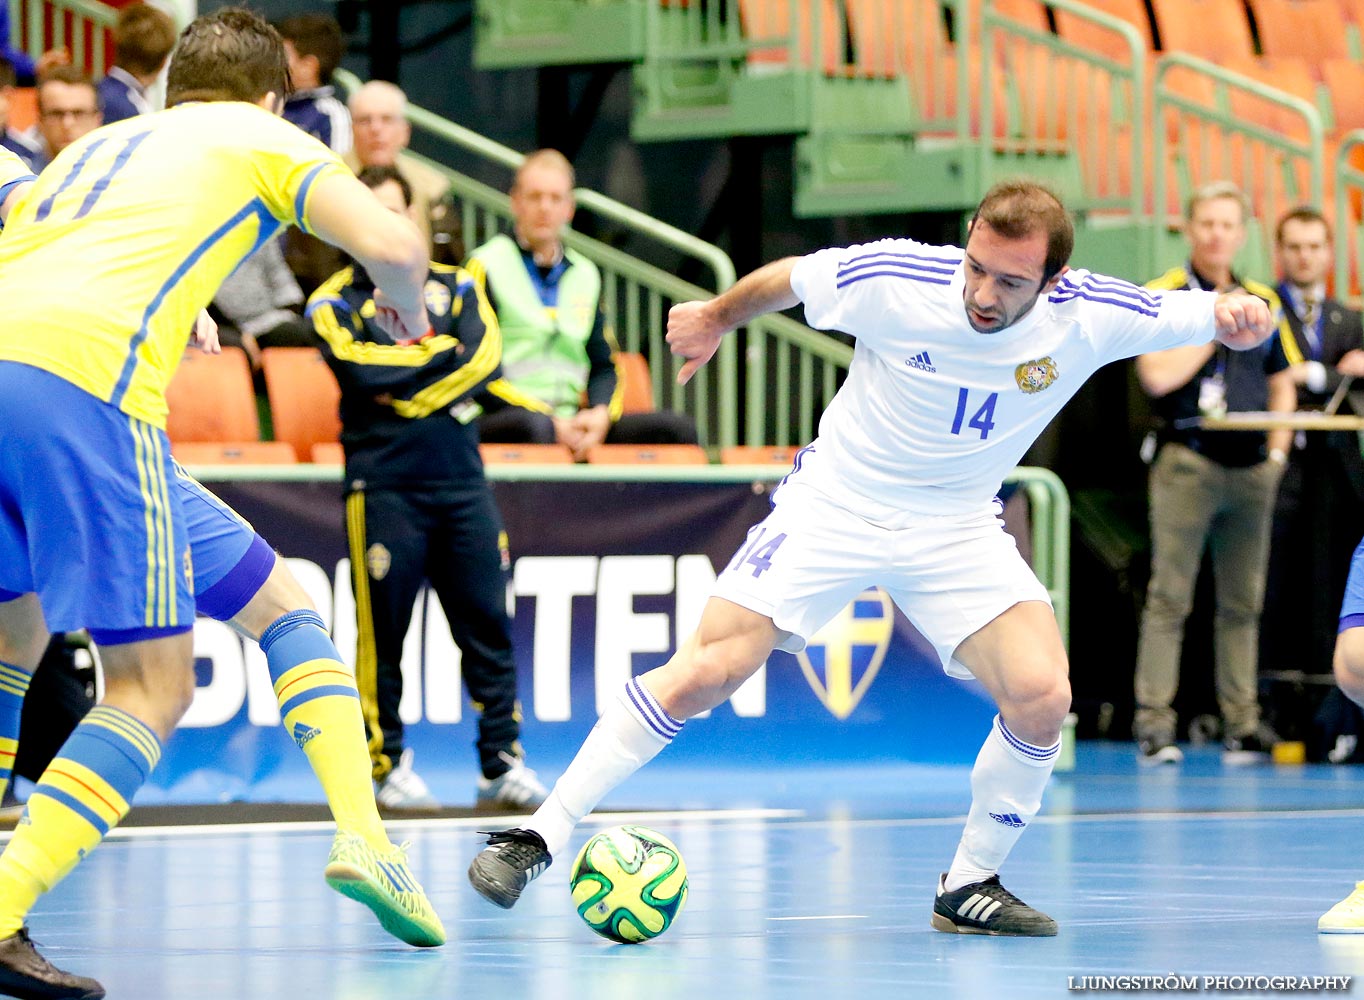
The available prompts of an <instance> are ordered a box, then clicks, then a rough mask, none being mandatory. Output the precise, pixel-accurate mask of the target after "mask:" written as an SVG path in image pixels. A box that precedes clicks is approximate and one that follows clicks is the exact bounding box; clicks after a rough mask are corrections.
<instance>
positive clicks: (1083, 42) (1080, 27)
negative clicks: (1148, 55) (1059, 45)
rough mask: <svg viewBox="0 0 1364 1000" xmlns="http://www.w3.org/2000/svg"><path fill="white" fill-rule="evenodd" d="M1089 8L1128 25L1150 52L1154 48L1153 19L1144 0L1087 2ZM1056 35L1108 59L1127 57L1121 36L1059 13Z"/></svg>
mask: <svg viewBox="0 0 1364 1000" xmlns="http://www.w3.org/2000/svg"><path fill="white" fill-rule="evenodd" d="M1086 5H1087V6H1089V7H1093V8H1094V9H1095V10H1097V11H1099V12H1101V13H1104V14H1110V15H1112V16H1113V17H1116V18H1118V19H1119V20H1121V21H1126V22H1127V23H1128V24H1130V25H1132V26H1133V27H1134V28H1136V29H1137V34H1139V35H1140V36H1141V39H1142V41H1143V42H1145V44H1146V50H1147V51H1148V52H1149V51H1151V50H1152V49H1154V48H1155V42H1154V41H1153V40H1152V37H1151V18H1150V16H1149V15H1148V14H1147V11H1146V4H1145V3H1143V2H1142V0H1087V3H1086ZM1056 33H1057V34H1058V35H1060V36H1061V37H1062V38H1064V39H1065V40H1066V41H1068V42H1073V43H1074V44H1076V45H1079V46H1080V47H1082V48H1086V49H1089V50H1090V51H1091V52H1098V53H1100V54H1101V55H1105V56H1107V57H1108V58H1109V59H1122V58H1124V57H1125V56H1126V55H1127V44H1126V42H1125V41H1124V40H1123V38H1122V36H1121V35H1119V34H1117V33H1116V32H1113V31H1109V30H1108V29H1107V28H1105V27H1103V26H1102V25H1098V24H1095V23H1094V22H1093V21H1085V20H1082V19H1081V18H1078V17H1076V16H1075V15H1074V14H1068V13H1066V12H1065V11H1063V10H1059V9H1058V10H1057V11H1056Z"/></svg>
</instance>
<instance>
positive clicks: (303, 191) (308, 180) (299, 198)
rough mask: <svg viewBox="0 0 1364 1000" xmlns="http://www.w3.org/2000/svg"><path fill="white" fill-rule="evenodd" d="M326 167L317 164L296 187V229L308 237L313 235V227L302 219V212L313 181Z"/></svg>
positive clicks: (306, 204)
mask: <svg viewBox="0 0 1364 1000" xmlns="http://www.w3.org/2000/svg"><path fill="white" fill-rule="evenodd" d="M327 166H329V164H326V163H319V164H318V165H317V166H315V167H313V169H311V170H309V171H308V173H307V174H305V175H304V177H303V183H302V184H300V185H299V186H298V192H297V193H296V194H295V195H294V219H296V220H297V222H298V228H299V229H301V230H303V231H304V232H305V233H307V234H308V235H310V236H311V235H314V234H313V227H312V226H310V225H308V222H307V220H306V219H304V218H303V210H304V209H305V208H307V206H308V192H309V191H311V190H312V187H313V181H315V180H317V175H318V174H320V173H321V172H322V171H323V169H324V168H325V167H327Z"/></svg>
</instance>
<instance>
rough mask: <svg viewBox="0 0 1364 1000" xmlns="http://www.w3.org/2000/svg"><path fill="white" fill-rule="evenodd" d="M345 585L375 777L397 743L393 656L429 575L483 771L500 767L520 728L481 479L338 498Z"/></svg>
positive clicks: (502, 578) (502, 586)
mask: <svg viewBox="0 0 1364 1000" xmlns="http://www.w3.org/2000/svg"><path fill="white" fill-rule="evenodd" d="M346 524H347V534H348V536H349V540H350V551H351V579H352V582H353V584H354V585H355V594H356V602H355V604H356V617H357V625H358V633H359V635H358V639H359V642H358V646H357V651H356V670H355V674H356V684H357V686H358V687H359V689H360V702H361V706H362V708H363V710H364V714H365V722H366V727H367V729H368V731H369V737H370V740H369V746H370V756H371V759H372V760H373V762H374V777H375V780H382V779H383V778H384V777H386V776H387V775H388V773H389V771H391V770H392V769H393V767H394V766H395V765H396V764H397V760H398V757H399V756H400V755H401V753H402V750H403V723H402V720H401V719H400V718H399V716H398V703H399V702H400V701H401V699H402V693H403V678H402V671H401V669H400V667H399V664H400V662H401V659H402V651H403V639H404V637H405V636H406V635H407V629H408V624H409V623H410V621H411V619H412V608H413V605H414V604H415V602H416V599H417V595H418V593H420V591H421V587H422V584H423V583H427V582H429V583H430V584H431V589H432V590H434V591H435V593H436V597H437V598H438V599H439V600H440V604H441V608H442V609H444V611H445V616H446V618H447V619H448V620H449V622H450V631H451V634H452V635H453V636H454V640H455V644H456V645H458V646H459V649H460V653H461V654H462V661H463V663H462V672H463V677H464V685H465V687H466V689H467V690H468V692H469V698H470V699H471V700H472V701H473V703H474V705H475V707H476V708H477V709H478V710H479V712H480V716H479V721H478V740H477V742H476V744H475V745H476V746H477V748H478V757H479V764H480V766H481V767H482V769H483V775H484V777H488V778H495V777H497V776H498V775H500V774H502V773H503V772H505V771H506V770H507V765H506V763H505V762H503V761H502V760H501V758H500V757H499V756H498V754H499V753H500V752H508V753H515V752H516V751H517V749H518V748H517V746H516V741H517V738H518V737H519V736H520V723H519V721H518V718H519V713H518V711H517V702H516V661H515V660H514V658H513V656H512V645H511V621H510V619H509V618H508V615H507V578H508V569H509V566H508V562H507V557H506V536H505V535H504V534H503V531H502V519H501V517H500V516H499V514H498V512H497V507H496V505H495V504H494V502H493V498H492V493H491V491H489V490H488V488H487V487H486V485H480V486H478V487H476V488H474V489H465V490H364V491H357V492H354V493H351V494H350V495H349V496H348V497H347V499H346Z"/></svg>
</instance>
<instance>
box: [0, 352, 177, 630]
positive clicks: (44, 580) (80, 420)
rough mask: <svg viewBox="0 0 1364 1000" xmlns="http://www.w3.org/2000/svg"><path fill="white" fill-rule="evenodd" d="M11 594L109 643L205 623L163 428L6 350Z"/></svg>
mask: <svg viewBox="0 0 1364 1000" xmlns="http://www.w3.org/2000/svg"><path fill="white" fill-rule="evenodd" d="M0 427H3V428H4V435H5V438H6V444H5V447H4V448H0V601H9V600H13V599H14V598H16V597H18V596H20V595H22V594H26V593H36V594H37V595H38V599H39V601H40V602H41V603H42V608H43V615H44V617H45V618H46V620H47V627H48V628H49V629H51V630H52V631H54V632H69V631H74V630H75V629H80V628H85V629H89V631H90V634H91V635H92V636H93V637H94V638H95V641H96V642H100V643H103V644H105V645H117V644H119V643H127V642H137V641H141V640H144V639H155V638H159V637H162V636H168V635H175V634H177V633H180V632H185V631H188V630H189V629H190V628H191V627H192V626H193V624H194V592H193V589H192V587H193V581H192V573H193V571H192V569H191V564H190V549H189V536H188V534H187V532H186V530H185V518H184V513H183V511H182V509H181V505H180V494H179V491H178V490H173V489H169V488H168V487H169V484H170V483H171V482H173V481H174V479H175V474H174V472H173V471H172V468H171V457H170V444H169V442H168V441H167V440H166V434H165V432H164V431H162V430H159V429H158V428H156V427H153V426H151V425H150V424H147V423H144V422H143V421H141V420H138V419H136V418H134V417H130V416H128V415H127V414H126V413H123V412H121V411H119V410H117V409H115V408H114V407H112V406H110V405H109V404H108V403H104V402H101V401H100V400H99V399H97V398H95V397H94V396H92V395H91V394H90V393H88V392H86V391H85V390H83V389H80V388H77V387H76V386H75V385H73V384H71V383H70V382H68V381H66V380H65V379H63V378H59V377H58V376H56V375H53V374H51V373H50V372H46V371H43V370H41V369H39V368H34V367H32V366H30V365H24V364H18V363H16V362H12V361H0Z"/></svg>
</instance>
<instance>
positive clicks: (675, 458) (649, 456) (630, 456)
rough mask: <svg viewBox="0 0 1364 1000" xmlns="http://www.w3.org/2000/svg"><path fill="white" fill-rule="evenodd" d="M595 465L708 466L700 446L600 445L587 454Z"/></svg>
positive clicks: (704, 452)
mask: <svg viewBox="0 0 1364 1000" xmlns="http://www.w3.org/2000/svg"><path fill="white" fill-rule="evenodd" d="M587 460H588V462H590V463H592V464H593V465H708V464H709V463H710V459H708V458H707V457H706V450H705V449H704V448H702V447H701V446H700V445H699V444H599V445H597V447H595V448H593V449H592V450H591V451H589V452H588V453H587Z"/></svg>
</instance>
